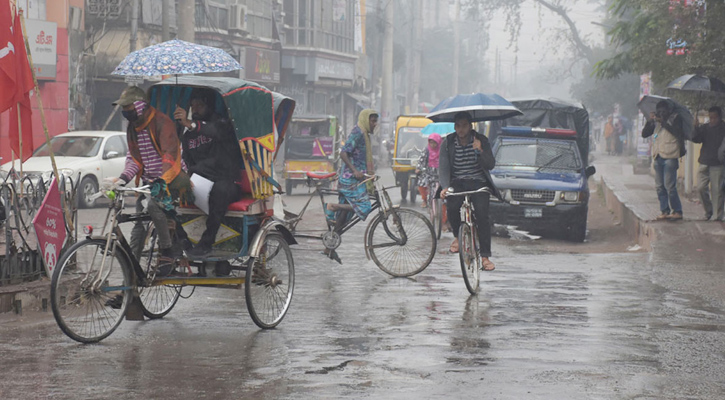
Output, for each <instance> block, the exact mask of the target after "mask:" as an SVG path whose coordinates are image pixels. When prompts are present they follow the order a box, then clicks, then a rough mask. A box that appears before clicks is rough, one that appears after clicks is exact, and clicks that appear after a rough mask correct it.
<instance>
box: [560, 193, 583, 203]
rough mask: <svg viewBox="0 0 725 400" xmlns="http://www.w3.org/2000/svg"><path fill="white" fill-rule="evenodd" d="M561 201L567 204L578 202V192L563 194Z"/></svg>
mask: <svg viewBox="0 0 725 400" xmlns="http://www.w3.org/2000/svg"><path fill="white" fill-rule="evenodd" d="M561 199H562V200H564V201H569V202H575V201H579V192H563V193H562V194H561Z"/></svg>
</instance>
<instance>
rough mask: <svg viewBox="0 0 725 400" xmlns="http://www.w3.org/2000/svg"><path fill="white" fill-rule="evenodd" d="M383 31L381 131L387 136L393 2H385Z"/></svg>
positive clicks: (389, 120) (389, 107)
mask: <svg viewBox="0 0 725 400" xmlns="http://www.w3.org/2000/svg"><path fill="white" fill-rule="evenodd" d="M386 3H387V5H386V7H385V30H384V35H385V37H384V39H383V99H382V105H381V110H380V111H381V112H382V115H381V117H382V118H381V119H382V123H381V124H380V125H381V129H383V132H384V134H387V132H388V130H389V128H390V123H391V120H392V111H393V110H392V108H393V26H394V25H393V23H394V21H393V18H394V14H393V10H394V8H393V7H394V0H389V1H387V2H386Z"/></svg>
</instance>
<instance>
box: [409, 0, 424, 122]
mask: <svg viewBox="0 0 725 400" xmlns="http://www.w3.org/2000/svg"><path fill="white" fill-rule="evenodd" d="M412 3H413V7H414V9H413V10H412V12H411V15H412V16H413V35H412V38H411V41H412V43H411V46H410V49H411V50H412V52H413V57H412V62H411V64H412V68H411V74H410V90H409V93H410V97H408V103H410V110H411V112H413V113H417V112H418V105H419V104H420V98H419V97H420V95H419V94H420V61H421V57H422V53H423V45H422V43H421V41H422V40H423V38H422V35H423V7H424V6H423V4H422V2H419V1H413V2H412Z"/></svg>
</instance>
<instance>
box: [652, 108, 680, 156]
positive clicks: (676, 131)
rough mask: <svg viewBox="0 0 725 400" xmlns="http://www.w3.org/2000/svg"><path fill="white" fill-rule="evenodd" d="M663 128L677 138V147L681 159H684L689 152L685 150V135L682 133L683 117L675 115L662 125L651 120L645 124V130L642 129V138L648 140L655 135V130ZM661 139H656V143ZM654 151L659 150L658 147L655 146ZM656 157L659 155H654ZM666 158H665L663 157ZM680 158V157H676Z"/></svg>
mask: <svg viewBox="0 0 725 400" xmlns="http://www.w3.org/2000/svg"><path fill="white" fill-rule="evenodd" d="M659 126H661V127H662V128H664V129H665V130H667V132H669V133H670V134H672V136H674V137H675V139H676V141H677V146H679V153H680V157H684V156H685V154H686V153H687V150H686V149H685V134H684V133H683V132H682V117H680V116H679V115H677V114H673V115H672V116H671V117H670V118H669V119H668V120H667V121H663V122H661V123H660V124H657V123H656V122H655V121H654V120H649V121H647V123H646V124H645V126H644V128H642V137H643V138H648V137H650V136H652V135H654V134H655V130H656V129H657V128H658V127H659ZM657 139H659V137H655V141H656V140H657ZM653 149H657V145H656V144H655V145H654V146H653ZM653 155H654V156H656V155H657V154H653ZM663 158H664V157H663ZM674 158H678V157H674Z"/></svg>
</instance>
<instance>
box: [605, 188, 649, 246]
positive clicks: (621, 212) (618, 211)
mask: <svg viewBox="0 0 725 400" xmlns="http://www.w3.org/2000/svg"><path fill="white" fill-rule="evenodd" d="M599 189H600V190H601V191H602V193H604V203H605V204H606V206H607V208H608V209H609V210H610V211H611V212H612V213H613V214H614V216H615V217H617V219H618V220H619V221H620V223H621V224H622V226H623V227H624V229H625V231H626V232H627V234H628V235H629V237H631V238H632V240H633V241H634V242H635V243H637V244H638V245H640V246H641V247H642V248H643V249H644V250H646V251H648V252H651V251H652V243H654V241H655V240H656V239H657V231H656V230H655V227H654V226H652V224H651V223H650V222H648V221H645V220H642V219H640V218H639V217H638V216H637V215H636V214H635V212H634V211H632V210H631V209H630V208H628V207H627V206H626V205H624V202H623V201H622V200H621V199H620V198H619V196H617V193H616V192H615V191H614V190H613V189H612V188H611V187H609V185H607V179H606V178H605V177H603V176H602V177H601V178H600V179H599Z"/></svg>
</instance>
